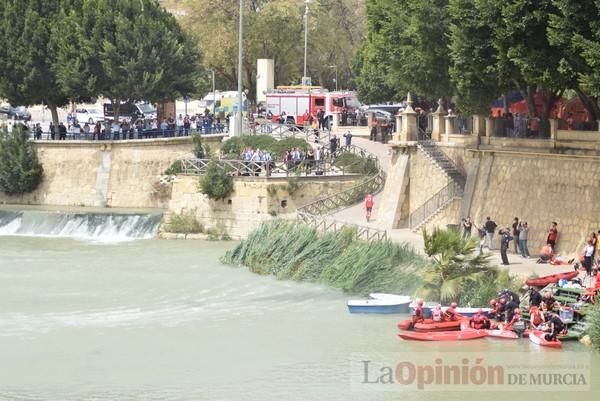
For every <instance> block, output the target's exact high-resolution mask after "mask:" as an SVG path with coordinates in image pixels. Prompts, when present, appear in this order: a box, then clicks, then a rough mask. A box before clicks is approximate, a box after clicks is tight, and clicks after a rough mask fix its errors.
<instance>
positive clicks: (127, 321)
mask: <svg viewBox="0 0 600 401" xmlns="http://www.w3.org/2000/svg"><path fill="white" fill-rule="evenodd" d="M232 246H233V244H232V243H219V242H217V243H214V242H196V241H159V240H151V239H150V240H136V241H128V242H119V243H110V242H109V243H98V242H92V241H79V240H74V239H69V238H40V237H27V236H0V400H215V401H216V400H260V401H271V400H273V401H275V400H277V401H281V400H324V401H325V400H331V401H335V400H340V401H341V400H349V401H350V400H381V401H383V400H424V401H429V400H490V401H495V400H509V399H510V400H514V399H516V398H518V399H527V398H531V397H535V398H536V399H537V398H541V399H544V400H576V401H584V400H600V385H599V384H598V383H596V381H598V380H600V373H599V372H600V357H599V356H598V354H593V353H590V352H589V351H588V349H587V348H585V347H584V346H582V345H580V344H578V343H569V344H565V347H564V350H563V351H555V350H551V349H541V348H539V347H537V346H535V345H533V344H531V343H530V342H529V341H527V340H521V341H509V340H492V339H480V340H474V341H471V342H462V343H422V342H409V341H403V340H400V339H399V338H398V337H397V336H396V332H397V329H396V327H395V324H396V323H397V322H398V321H399V320H400V319H402V318H403V316H398V315H392V316H365V315H351V314H349V313H348V312H347V310H346V305H345V301H346V299H347V297H346V296H344V295H343V294H341V293H340V292H338V291H336V290H332V289H328V288H324V287H321V286H317V285H311V284H299V283H295V282H285V281H277V280H275V279H273V278H271V277H262V276H258V275H255V274H252V273H249V272H248V271H247V270H245V269H243V268H232V267H228V266H223V265H221V264H220V263H219V261H218V258H219V257H220V256H221V255H222V254H223V253H224V252H225V251H226V250H227V249H228V248H230V247H232ZM448 351H452V352H460V353H465V354H467V353H468V352H474V353H477V354H478V355H480V356H484V357H485V356H486V355H488V354H490V355H491V354H493V353H497V352H502V353H505V354H506V360H505V362H506V363H510V361H511V360H512V359H511V358H512V357H511V355H521V357H523V356H524V357H526V358H528V359H531V360H532V361H535V362H536V363H538V364H540V365H543V364H544V363H545V361H551V360H553V358H556V357H557V356H559V355H560V357H559V358H561V361H562V363H568V362H569V361H586V360H587V361H589V362H590V364H589V365H587V368H585V369H587V370H588V374H589V376H587V377H588V380H587V381H589V382H590V383H587V385H588V386H589V387H588V388H587V389H586V390H585V391H579V390H581V388H582V387H581V386H580V385H578V386H572V385H571V386H565V387H564V390H565V392H561V391H556V390H553V391H543V392H530V391H528V390H520V389H518V388H517V389H516V390H517V391H512V390H515V388H514V386H509V385H507V386H505V388H503V389H501V391H486V390H487V389H486V387H485V386H482V387H479V388H478V389H477V391H471V390H472V389H466V388H464V389H461V388H459V389H458V390H456V391H423V390H418V389H416V388H415V387H414V386H402V385H399V384H374V385H372V386H366V387H367V388H362V387H361V386H360V385H358V386H357V382H356V379H355V378H352V375H351V371H353V369H354V368H353V367H356V363H358V362H359V361H360V360H362V359H361V357H360V356H359V354H358V353H367V355H368V356H367V358H374V360H376V358H377V355H378V354H382V355H384V357H385V356H389V355H390V353H399V355H405V354H407V353H411V352H424V353H425V354H427V355H431V354H439V355H445V354H444V353H445V352H448ZM425 354H424V355H425ZM469 355H470V354H469ZM586 358H587V359H586ZM590 378H591V380H590ZM371 379H372V378H371ZM371 379H369V380H371ZM359 381H360V380H359Z"/></svg>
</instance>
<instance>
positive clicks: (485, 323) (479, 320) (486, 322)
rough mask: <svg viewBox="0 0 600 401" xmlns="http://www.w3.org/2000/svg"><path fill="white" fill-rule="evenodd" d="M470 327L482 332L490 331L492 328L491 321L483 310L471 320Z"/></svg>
mask: <svg viewBox="0 0 600 401" xmlns="http://www.w3.org/2000/svg"><path fill="white" fill-rule="evenodd" d="M469 326H470V327H471V328H473V329H477V330H482V329H489V328H490V326H491V323H490V319H488V317H487V316H486V315H485V314H484V313H483V309H479V310H478V311H477V313H476V314H475V315H474V316H473V317H472V318H471V321H470V322H469Z"/></svg>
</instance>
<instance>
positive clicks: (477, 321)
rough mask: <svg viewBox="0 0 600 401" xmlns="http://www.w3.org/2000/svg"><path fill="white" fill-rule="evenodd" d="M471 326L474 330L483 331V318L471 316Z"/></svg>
mask: <svg viewBox="0 0 600 401" xmlns="http://www.w3.org/2000/svg"><path fill="white" fill-rule="evenodd" d="M471 323H472V324H471V326H472V327H473V328H474V329H483V328H484V326H485V320H484V319H483V317H482V316H481V315H475V316H473V319H471Z"/></svg>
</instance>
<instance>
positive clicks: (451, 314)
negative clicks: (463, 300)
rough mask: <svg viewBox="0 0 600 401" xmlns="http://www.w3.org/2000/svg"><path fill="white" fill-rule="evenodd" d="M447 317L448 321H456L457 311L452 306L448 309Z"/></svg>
mask: <svg viewBox="0 0 600 401" xmlns="http://www.w3.org/2000/svg"><path fill="white" fill-rule="evenodd" d="M446 316H448V320H456V310H455V309H454V308H453V307H451V306H450V307H449V308H448V309H446Z"/></svg>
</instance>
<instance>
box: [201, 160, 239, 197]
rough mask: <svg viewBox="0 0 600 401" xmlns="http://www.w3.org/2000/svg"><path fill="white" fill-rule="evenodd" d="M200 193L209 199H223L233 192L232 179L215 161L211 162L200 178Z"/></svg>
mask: <svg viewBox="0 0 600 401" xmlns="http://www.w3.org/2000/svg"><path fill="white" fill-rule="evenodd" d="M200 191H201V192H202V193H203V194H205V195H206V196H208V197H209V199H213V200H221V199H225V198H226V197H228V196H229V195H230V194H231V193H232V192H233V177H231V175H229V173H228V172H227V171H226V170H225V169H224V168H221V167H220V166H219V165H218V164H217V162H216V161H215V160H211V161H210V162H209V163H208V167H207V168H206V173H205V174H204V175H203V176H202V177H200Z"/></svg>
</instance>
